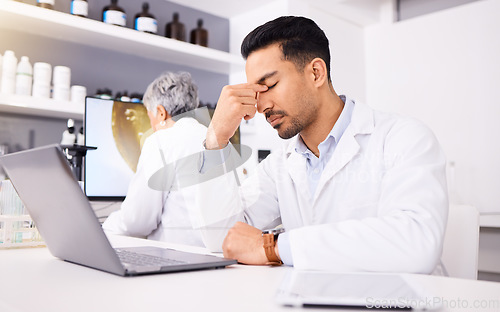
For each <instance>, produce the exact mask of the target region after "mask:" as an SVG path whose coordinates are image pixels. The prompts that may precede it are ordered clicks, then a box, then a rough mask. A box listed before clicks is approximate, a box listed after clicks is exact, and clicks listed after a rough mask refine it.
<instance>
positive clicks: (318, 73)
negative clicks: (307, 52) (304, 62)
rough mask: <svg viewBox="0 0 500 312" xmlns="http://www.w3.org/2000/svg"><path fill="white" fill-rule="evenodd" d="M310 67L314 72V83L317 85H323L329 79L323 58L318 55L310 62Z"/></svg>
mask: <svg viewBox="0 0 500 312" xmlns="http://www.w3.org/2000/svg"><path fill="white" fill-rule="evenodd" d="M309 66H310V69H311V71H312V74H313V79H314V85H315V86H317V87H320V86H322V85H323V84H324V83H325V82H327V81H328V74H327V70H326V64H325V61H323V59H321V58H319V57H317V58H315V59H313V60H312V61H311V62H310V63H309Z"/></svg>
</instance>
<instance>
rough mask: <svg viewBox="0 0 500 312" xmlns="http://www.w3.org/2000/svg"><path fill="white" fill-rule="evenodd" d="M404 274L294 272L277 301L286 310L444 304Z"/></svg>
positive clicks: (431, 307)
mask: <svg viewBox="0 0 500 312" xmlns="http://www.w3.org/2000/svg"><path fill="white" fill-rule="evenodd" d="M436 298H437V297H436V296H431V295H430V294H428V293H427V291H426V290H425V289H423V288H422V287H421V286H420V285H418V284H417V283H414V282H412V281H411V280H409V279H408V278H407V275H405V274H395V273H337V272H324V271H302V270H296V269H294V270H291V271H289V272H288V274H286V275H285V278H284V280H283V281H282V284H281V286H280V287H279V289H278V292H277V294H276V301H277V302H278V303H279V304H282V305H285V306H299V307H316V308H342V309H347V310H352V309H384V310H389V309H390V310H393V309H395V310H434V309H439V308H440V307H441V304H440V303H439V302H437V301H436V300H435V299H436Z"/></svg>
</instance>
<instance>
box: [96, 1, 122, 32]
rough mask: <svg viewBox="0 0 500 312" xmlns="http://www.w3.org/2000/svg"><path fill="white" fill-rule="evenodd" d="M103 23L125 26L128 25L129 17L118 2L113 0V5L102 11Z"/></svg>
mask: <svg viewBox="0 0 500 312" xmlns="http://www.w3.org/2000/svg"><path fill="white" fill-rule="evenodd" d="M102 21H103V22H104V23H106V24H112V25H118V26H125V25H126V24H127V15H126V14H125V11H124V10H123V9H122V8H121V7H119V6H118V0H111V4H110V5H107V6H105V7H104V9H102Z"/></svg>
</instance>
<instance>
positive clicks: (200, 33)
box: [191, 18, 208, 47]
mask: <svg viewBox="0 0 500 312" xmlns="http://www.w3.org/2000/svg"><path fill="white" fill-rule="evenodd" d="M191 43H193V44H197V45H201V46H204V47H207V46H208V31H207V30H206V29H204V28H203V20H202V19H201V18H200V19H199V20H198V27H196V28H195V29H193V30H192V31H191Z"/></svg>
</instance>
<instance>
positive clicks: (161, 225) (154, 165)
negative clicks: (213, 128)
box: [103, 72, 207, 247]
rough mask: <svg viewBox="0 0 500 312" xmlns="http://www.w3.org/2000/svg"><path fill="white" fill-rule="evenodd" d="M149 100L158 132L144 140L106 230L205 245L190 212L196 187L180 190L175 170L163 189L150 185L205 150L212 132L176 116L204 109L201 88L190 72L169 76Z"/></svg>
mask: <svg viewBox="0 0 500 312" xmlns="http://www.w3.org/2000/svg"><path fill="white" fill-rule="evenodd" d="M143 102H144V106H145V107H146V109H147V111H148V116H149V119H150V121H151V127H152V128H153V130H154V133H153V134H152V135H150V136H149V137H148V138H147V139H146V141H145V142H144V146H143V147H142V150H141V155H140V157H139V162H138V164H137V171H136V173H135V175H134V177H133V178H132V180H131V182H130V184H129V188H128V191H127V196H126V198H125V200H124V201H123V203H122V205H121V207H120V210H118V211H115V212H113V213H112V214H111V215H110V216H109V217H108V218H107V219H106V221H105V222H104V224H103V228H104V229H105V230H106V231H109V232H112V233H116V234H122V235H129V236H136V237H147V238H148V239H153V240H161V241H166V242H172V243H179V244H188V245H192V246H202V247H203V246H204V244H203V241H202V237H201V234H200V232H199V231H198V230H195V229H193V217H192V214H191V213H190V211H189V207H192V206H193V205H194V201H195V199H194V197H193V196H192V195H193V191H192V188H190V187H179V177H178V176H177V175H175V174H174V172H173V171H170V172H169V173H170V176H169V177H167V178H166V179H165V180H164V181H161V184H162V185H161V187H160V186H158V185H157V186H156V187H151V185H150V179H151V177H152V176H153V175H154V174H155V173H157V172H159V171H160V170H162V169H163V168H165V165H172V164H177V163H178V161H179V160H181V159H185V158H186V157H188V156H190V155H193V154H197V153H199V152H200V151H201V150H202V149H203V147H202V146H203V145H202V144H203V141H204V139H205V137H206V132H207V128H206V127H205V126H203V125H201V124H200V123H198V121H196V120H195V119H193V118H191V117H182V118H180V119H177V118H176V117H179V116H183V115H185V113H186V112H188V111H192V110H194V109H196V108H197V107H198V106H199V99H198V87H197V86H196V85H195V83H194V81H192V78H191V75H190V74H189V73H186V72H180V73H172V72H166V73H164V74H162V75H161V76H159V77H158V78H156V79H155V80H154V81H153V82H152V83H151V84H150V85H149V86H148V88H147V90H146V92H145V94H144V98H143ZM172 117H174V118H172ZM174 119H175V120H177V121H174Z"/></svg>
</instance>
